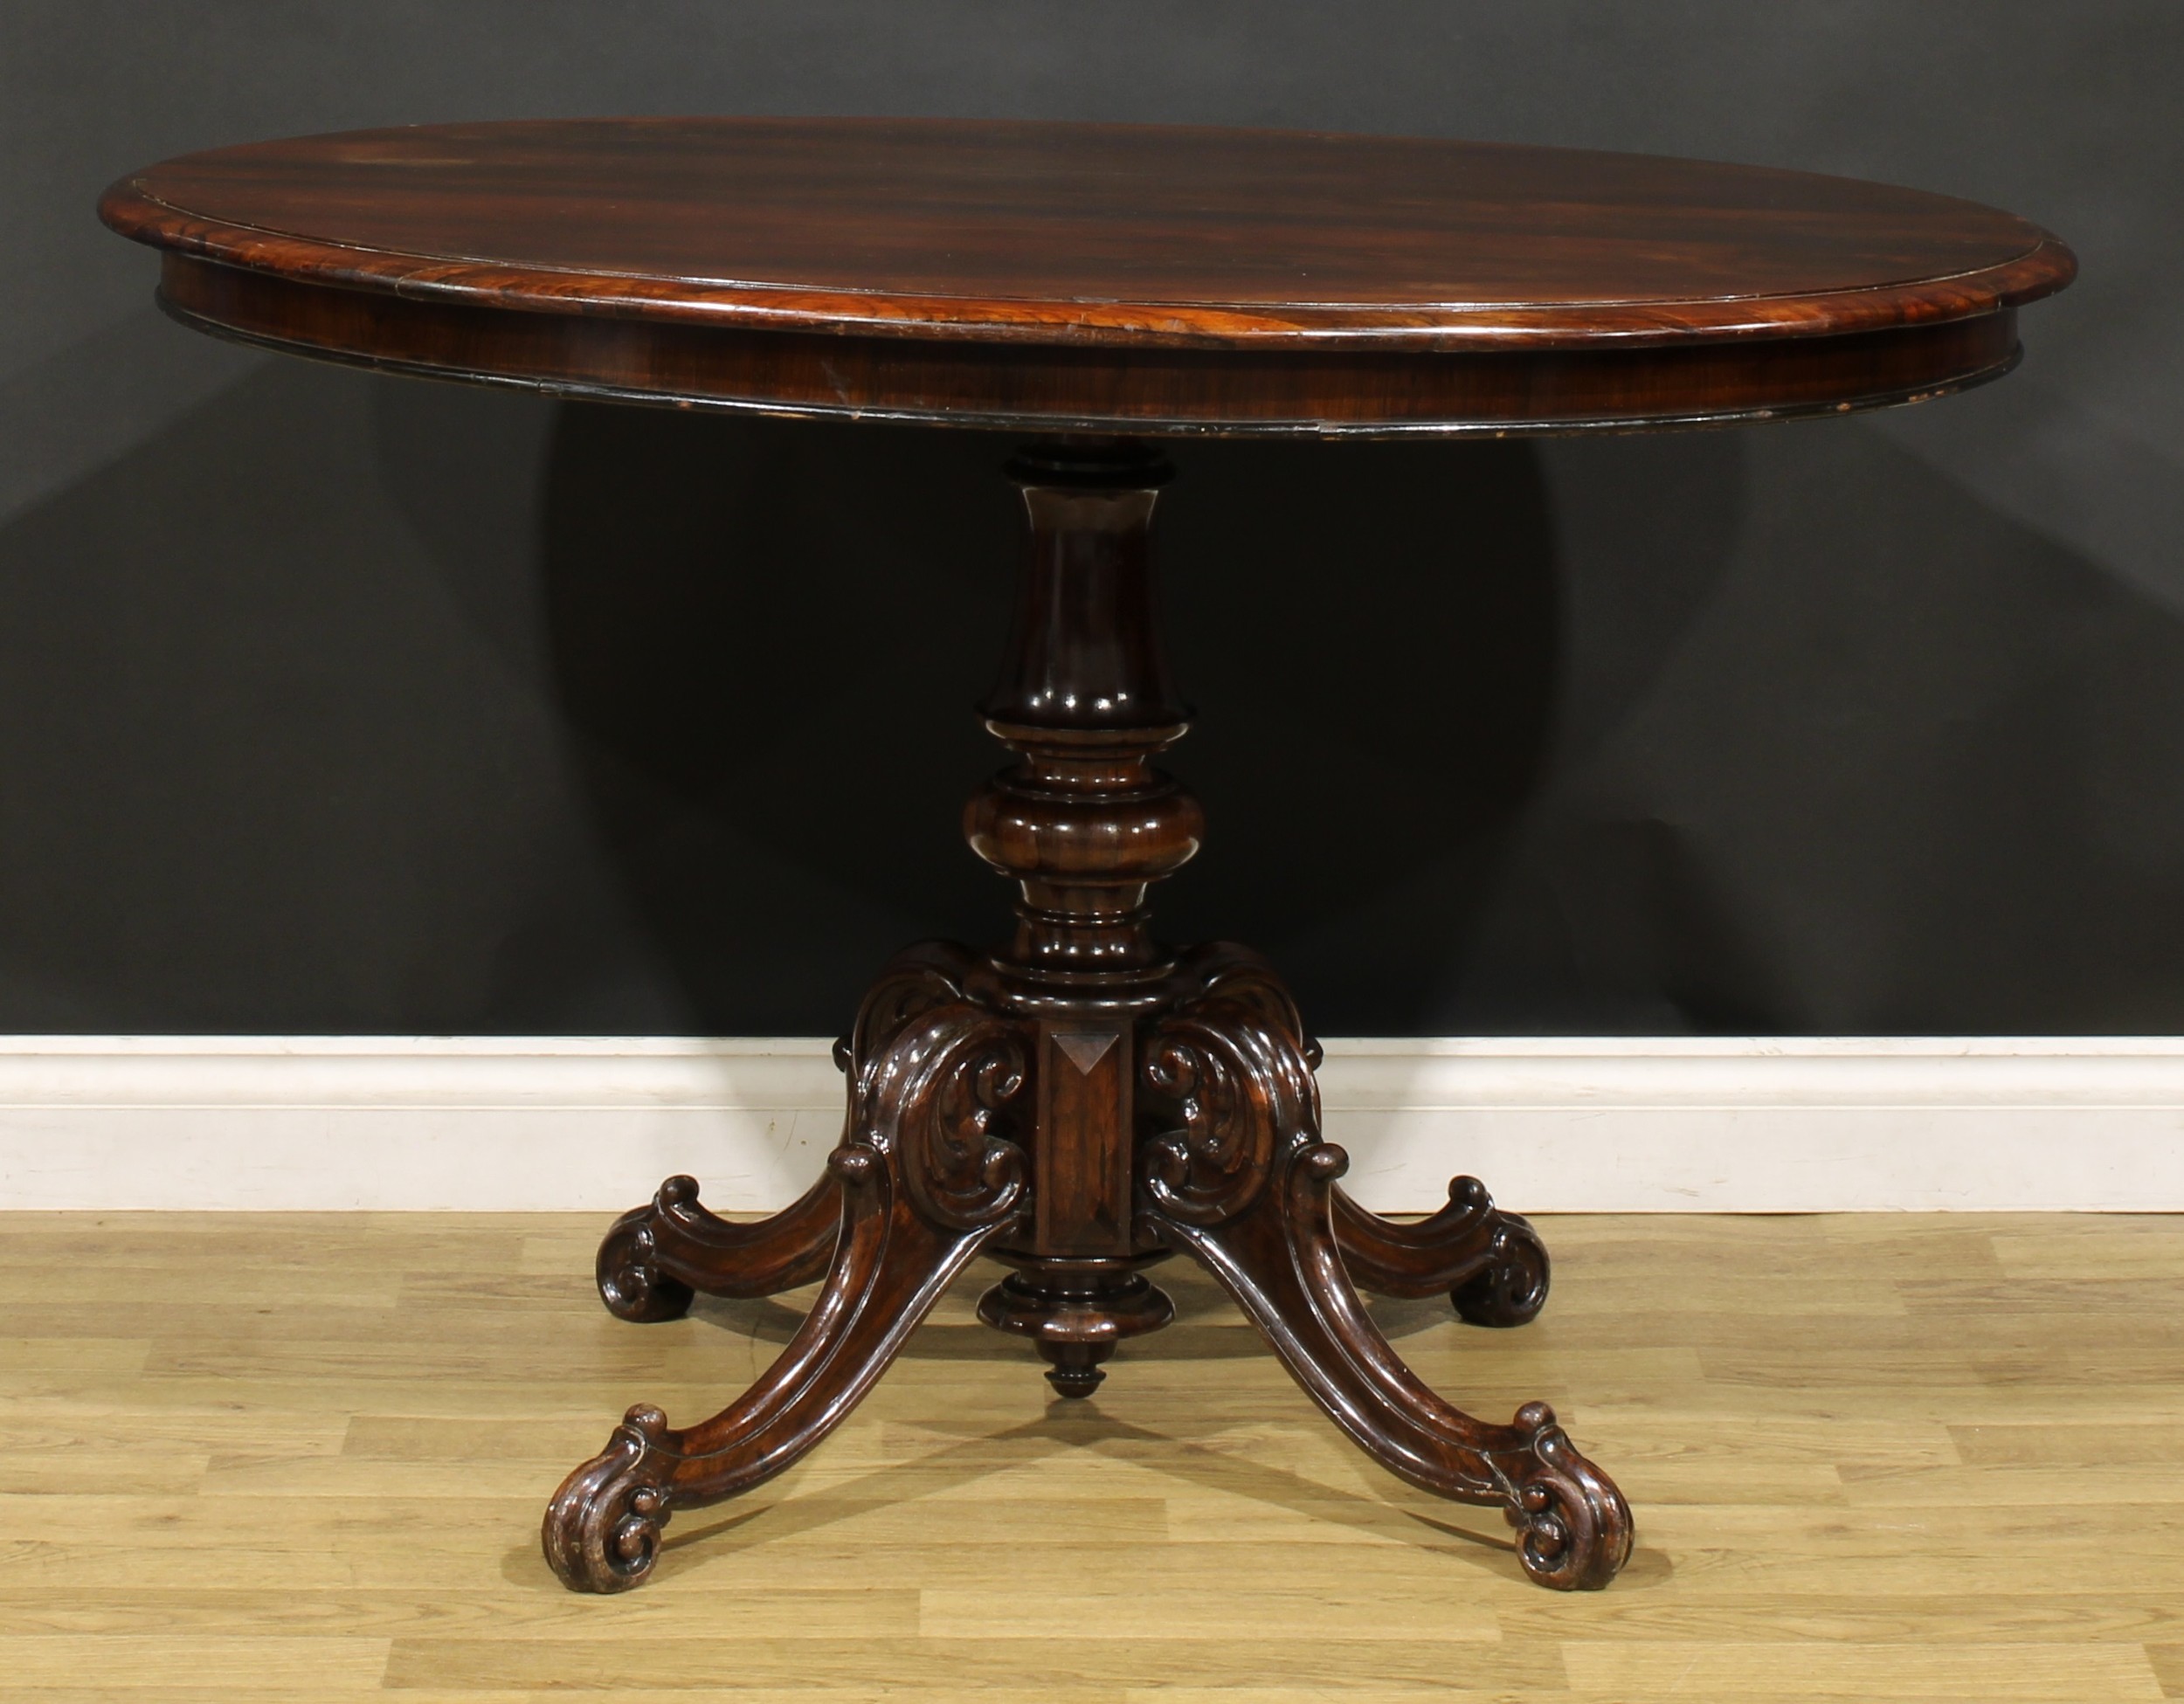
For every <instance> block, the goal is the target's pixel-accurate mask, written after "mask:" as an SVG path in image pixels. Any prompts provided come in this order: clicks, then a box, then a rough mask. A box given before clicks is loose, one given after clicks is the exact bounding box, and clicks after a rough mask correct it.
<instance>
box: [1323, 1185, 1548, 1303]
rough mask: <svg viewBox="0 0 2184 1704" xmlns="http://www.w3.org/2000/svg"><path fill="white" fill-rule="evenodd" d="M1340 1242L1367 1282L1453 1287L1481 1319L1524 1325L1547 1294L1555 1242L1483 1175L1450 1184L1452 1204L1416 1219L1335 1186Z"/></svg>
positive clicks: (1368, 1286)
mask: <svg viewBox="0 0 2184 1704" xmlns="http://www.w3.org/2000/svg"><path fill="white" fill-rule="evenodd" d="M1334 1230H1335V1243H1336V1245H1337V1247H1339V1248H1340V1249H1341V1250H1342V1258H1343V1264H1344V1266H1346V1267H1348V1268H1349V1271H1350V1276H1351V1278H1352V1279H1353V1280H1355V1281H1356V1282H1357V1285H1358V1288H1359V1289H1361V1290H1370V1291H1371V1292H1372V1293H1373V1294H1375V1295H1383V1296H1427V1295H1431V1294H1433V1293H1434V1291H1436V1290H1446V1291H1447V1292H1448V1299H1449V1300H1451V1301H1452V1302H1454V1303H1455V1308H1456V1312H1457V1313H1458V1314H1460V1315H1462V1317H1463V1318H1464V1319H1466V1320H1468V1321H1470V1322H1471V1323H1472V1324H1473V1325H1489V1326H1512V1325H1524V1324H1526V1323H1528V1322H1529V1321H1531V1320H1532V1319H1534V1318H1535V1317H1537V1316H1538V1313H1539V1310H1540V1308H1541V1307H1543V1306H1544V1305H1545V1302H1546V1300H1547V1283H1548V1278H1549V1275H1550V1269H1549V1266H1548V1263H1547V1245H1545V1243H1543V1242H1541V1241H1540V1240H1539V1233H1538V1231H1535V1230H1533V1229H1532V1227H1531V1221H1530V1220H1528V1219H1524V1218H1519V1217H1518V1216H1517V1214H1515V1213H1505V1212H1503V1211H1502V1210H1501V1209H1500V1208H1498V1207H1496V1205H1495V1204H1494V1197H1492V1196H1490V1195H1489V1194H1488V1193H1487V1190H1486V1185H1485V1184H1483V1183H1481V1182H1479V1180H1478V1179H1477V1178H1476V1177H1457V1178H1453V1179H1451V1180H1450V1182H1449V1184H1448V1205H1447V1206H1446V1207H1443V1208H1442V1209H1441V1211H1439V1212H1437V1213H1435V1214H1434V1216H1433V1217H1432V1218H1426V1219H1420V1220H1419V1221H1417V1222H1416V1223H1415V1224H1406V1223H1403V1222H1401V1221H1400V1220H1396V1219H1386V1218H1381V1217H1380V1216H1379V1214H1377V1213H1372V1212H1368V1211H1365V1209H1364V1208H1363V1207H1360V1206H1359V1205H1358V1204H1357V1203H1356V1202H1354V1201H1352V1200H1351V1198H1350V1197H1349V1195H1348V1194H1347V1193H1346V1192H1344V1190H1339V1189H1338V1190H1336V1191H1335V1192H1334Z"/></svg>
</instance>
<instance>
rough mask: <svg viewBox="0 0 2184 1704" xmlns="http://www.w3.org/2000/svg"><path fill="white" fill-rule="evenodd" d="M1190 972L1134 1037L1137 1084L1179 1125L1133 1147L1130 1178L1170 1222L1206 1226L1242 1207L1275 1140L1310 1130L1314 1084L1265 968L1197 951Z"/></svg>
mask: <svg viewBox="0 0 2184 1704" xmlns="http://www.w3.org/2000/svg"><path fill="white" fill-rule="evenodd" d="M1194 971H1195V972H1196V973H1197V975H1198V977H1199V987H1198V990H1197V991H1196V992H1195V993H1194V994H1193V995H1192V997H1190V998H1189V999H1188V1000H1186V1001H1185V1004H1182V1005H1181V1006H1180V1007H1179V1008H1178V1009H1177V1010H1176V1011H1173V1012H1172V1013H1171V1014H1170V1015H1169V1016H1167V1017H1165V1018H1162V1019H1160V1020H1159V1021H1158V1022H1157V1023H1155V1024H1153V1025H1152V1026H1151V1029H1150V1030H1149V1031H1148V1032H1147V1035H1146V1038H1145V1046H1144V1066H1143V1075H1144V1084H1145V1087H1147V1088H1148V1089H1150V1090H1151V1095H1152V1099H1153V1100H1154V1103H1155V1104H1156V1106H1162V1107H1167V1108H1170V1109H1171V1110H1172V1112H1173V1114H1174V1115H1175V1116H1176V1117H1178V1118H1179V1119H1180V1120H1181V1121H1182V1128H1180V1129H1175V1130H1168V1131H1164V1132H1161V1133H1160V1134H1158V1135H1153V1136H1152V1137H1151V1139H1150V1140H1148V1141H1147V1142H1145V1143H1144V1147H1143V1149H1142V1151H1141V1155H1140V1162H1139V1165H1140V1169H1139V1183H1140V1186H1141V1187H1142V1188H1143V1190H1144V1193H1145V1195H1146V1197H1147V1198H1148V1199H1149V1200H1150V1202H1151V1204H1152V1205H1153V1206H1154V1207H1155V1208H1156V1209H1158V1211H1160V1212H1162V1213H1165V1214H1166V1215H1168V1216H1169V1217H1170V1218H1178V1219H1181V1220H1184V1221H1185V1222H1186V1223H1189V1224H1192V1225H1216V1224H1219V1223H1220V1222H1221V1221H1222V1220H1224V1219H1228V1218H1234V1217H1235V1216H1236V1215H1237V1214H1239V1213H1241V1212H1243V1211H1246V1210H1247V1209H1248V1208H1249V1206H1250V1205H1251V1204H1252V1201H1253V1200H1254V1197H1256V1196H1257V1195H1258V1193H1259V1190H1261V1187H1262V1186H1263V1185H1264V1183H1265V1181H1266V1176H1267V1171H1268V1166H1269V1164H1270V1163H1271V1162H1272V1160H1273V1157H1274V1149H1275V1143H1276V1142H1280V1141H1282V1140H1283V1139H1284V1138H1285V1137H1286V1136H1287V1135H1289V1133H1291V1132H1295V1131H1299V1130H1303V1129H1317V1128H1318V1125H1319V1087H1318V1085H1317V1083H1316V1082H1315V1081H1314V1080H1313V1077H1312V1063H1311V1057H1310V1054H1308V1053H1307V1052H1306V1051H1305V1049H1306V1048H1307V1046H1308V1045H1310V1044H1308V1043H1306V1042H1305V1040H1304V1038H1303V1031H1302V1025H1301V1024H1299V1023H1298V1021H1297V1017H1296V1006H1295V1004H1293V1003H1292V1002H1291V1001H1290V999H1289V993H1288V990H1285V989H1283V988H1282V985H1281V983H1279V982H1278V981H1276V980H1275V977H1274V976H1273V973H1272V972H1271V971H1269V970H1268V969H1266V967H1265V966H1264V965H1263V964H1262V963H1261V962H1260V961H1259V960H1257V959H1256V958H1255V957H1254V956H1252V955H1248V954H1246V953H1244V952H1243V951H1242V950H1241V949H1234V948H1215V949H1206V950H1205V951H1204V952H1202V953H1201V954H1199V955H1197V959H1196V962H1194V963H1192V964H1191V965H1187V966H1186V967H1185V975H1186V976H1189V975H1192V973H1193V972H1194ZM1314 1051H1315V1052H1316V1051H1317V1050H1314Z"/></svg>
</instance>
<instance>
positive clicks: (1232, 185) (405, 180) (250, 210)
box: [101, 119, 2075, 432]
mask: <svg viewBox="0 0 2184 1704" xmlns="http://www.w3.org/2000/svg"><path fill="white" fill-rule="evenodd" d="M101 211H102V213H103V215H104V217H106V218H107V222H108V223H109V224H113V225H114V228H115V229H117V230H119V231H122V232H124V233H125V234H127V235H128V236H131V237H134V238H138V239H139V240H142V241H144V242H147V243H149V244H152V245H156V246H157V247H160V248H162V249H163V250H165V251H166V252H167V261H166V267H165V274H164V282H163V286H162V295H163V300H165V302H166V303H167V305H168V306H169V308H170V309H171V310H172V311H174V312H175V313H176V314H180V315H182V316H183V317H185V318H188V319H190V320H191V321H194V322H196V323H198V324H201V325H203V326H204V327H205V328H208V329H217V330H220V331H224V332H225V333H227V334H228V335H235V336H240V337H245V338H248V339H251V340H252V341H260V342H264V343H268V344H272V345H275V346H279V347H284V348H294V349H298V350H302V351H308V352H310V353H314V354H318V355H324V356H328V357H330V358H335V359H341V360H349V361H356V362H370V363H373V364H378V365H383V366H386V367H390V368H392V369H398V370H411V371H418V372H429V373H436V374H440V375H444V376H457V377H467V378H473V379H480V380H485V381H489V382H498V383H522V384H530V385H539V386H543V387H546V388H549V389H555V390H566V391H570V392H574V393H577V394H588V395H604V396H615V397H631V398H638V399H646V400H654V401H674V402H681V403H686V404H695V405H719V406H750V407H768V408H774V409H778V410H790V411H794V412H799V413H844V412H846V413H858V414H867V415H878V416H885V417H898V418H913V419H931V420H941V421H953V422H957V423H965V424H968V423H977V424H989V425H990V424H1014V425H1030V426H1033V427H1046V428H1054V427H1072V426H1084V427H1097V426H1100V425H1103V424H1104V425H1109V426H1114V425H1125V424H1127V425H1131V426H1136V427H1139V428H1143V429H1156V428H1158V429H1166V430H1176V431H1184V430H1199V431H1261V432H1282V431H1307V430H1314V431H1324V430H1337V431H1361V432H1370V431H1481V430H1487V431H1492V430H1506V429H1510V428H1514V427H1525V426H1530V427H1534V428H1537V427H1543V426H1553V427H1557V428H1560V429H1581V428H1584V427H1586V426H1601V425H1627V424H1634V423H1639V422H1655V423H1659V422H1668V421H1677V420H1711V419H1727V418H1742V417H1773V416H1778V415H1783V414H1796V413H1810V412H1818V411H1825V410H1841V409H1847V408H1864V407H1874V406H1881V405H1884V404H1890V403H1900V402H1904V401H1908V400H1913V399H1916V398H1918V397H1923V396H1927V395H1932V394H1935V393H1938V392H1939V391H1942V390H1950V389H1955V388H1959V387H1961V386H1963V385H1965V384H1968V383H1977V382H1979V381H1980V380H1982V379H1986V378H1991V377H1993V376H1996V375H1997V374H1998V373H2000V372H2001V371H2003V370H2006V369H2007V368H2008V364H2009V362H2011V360H2012V359H2014V357H2015V350H2016V335H2015V320H2014V310H2015V308H2016V307H2019V306H2020V305H2022V304H2023V303H2025V302H2028V301H2030V300H2035V299H2037V298H2038V297H2041V296H2042V295H2046V294H2048V293H2051V292H2052V291H2054V290H2056V289H2059V288H2060V287H2062V286H2063V285H2064V284H2065V283H2067V282H2068V281H2069V279H2070V276H2071V274H2072V273H2073V271H2074V268H2075V262H2074V261H2073V259H2071V256H2070V252H2069V251H2068V250H2067V249H2066V248H2064V247H2063V245H2061V244H2060V243H2058V242H2057V241H2056V239H2055V238H2053V237H2051V236H2049V235H2048V234H2047V233H2046V232H2044V231H2041V230H2040V229H2039V228H2038V227H2036V226H2035V225H2032V224H2028V223H2027V222H2025V221H2024V220H2022V219H2019V218H2016V217H2013V216H2011V215H2009V214H2007V213H2001V212H1998V211H1996V210H1993V209H1991V208H1986V207H1981V206H1978V205H1976V204H1972V203H1968V202H1963V201H1959V200H1954V199H1952V198H1949V197H1941V196H1934V195H1928V194H1925V193H1922V192H1919V191H1916V190H1902V189H1895V188H1890V187H1887V186H1883V185H1878V184H1873V183H1860V182H1856V181H1853V180H1849V179H1843V178H1834V177H1824V176H1815V175H1813V174H1809V173H1799V172H1785V171H1776V170H1768V169H1758V168H1752V167H1739V166H1724V165H1715V164H1709V163H1704V162H1694V161H1684V160H1672V159H1663V158H1658V157H1655V156H1649V155H1618V154H1602V153H1594V152H1588V151H1585V150H1579V149H1565V148H1525V147H1514V146H1501V145H1490V144H1483V143H1469V142H1454V141H1425V140H1417V139H1405V138H1391V137H1370V136H1347V135H1309V134H1297V133H1289V132H1276V131H1248V130H1215V129H1203V128H1159V127H1130V126H1099V125H1054V124H1030V123H1011V122H967V121H936V120H854V121H852V120H787V119H656V120H585V121H554V122H537V123H503V124H485V125H446V126H429V127H421V128H409V129H401V130H383V131H367V132H356V133H353V134H349V135H336V136H321V137H306V138H301V139H295V140H291V141H280V142H267V143H259V144H253V145H251V146H248V147H244V148H225V149H219V150H215V151H213V152H211V153H206V154H200V155H188V156H185V157H183V158H182V159H178V160H174V161H169V162H166V163H165V164H163V165H160V166H156V167H153V168H151V169H149V170H146V171H143V172H140V173H136V174H135V175H133V176H130V177H128V178H125V179H123V180H122V181H121V183H117V184H116V185H114V188H113V189H112V190H109V191H108V193H107V197H106V198H105V200H104V202H103V203H102V204H101ZM1724 346H1726V347H1725V348H1724ZM1695 350H1696V353H1695Z"/></svg>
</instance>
